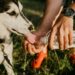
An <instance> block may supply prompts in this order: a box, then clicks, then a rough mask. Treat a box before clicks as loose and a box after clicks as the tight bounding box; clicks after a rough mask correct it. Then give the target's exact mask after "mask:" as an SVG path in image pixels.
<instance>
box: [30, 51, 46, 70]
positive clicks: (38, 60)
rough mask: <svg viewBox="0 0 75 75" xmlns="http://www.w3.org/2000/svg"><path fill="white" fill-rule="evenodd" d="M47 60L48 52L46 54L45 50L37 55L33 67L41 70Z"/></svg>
mask: <svg viewBox="0 0 75 75" xmlns="http://www.w3.org/2000/svg"><path fill="white" fill-rule="evenodd" d="M45 58H47V50H46V52H44V50H42V51H41V52H40V53H38V54H37V56H36V59H34V60H33V61H32V64H31V65H32V67H33V68H34V69H39V68H40V67H41V64H42V62H43V60H44V59H45Z"/></svg>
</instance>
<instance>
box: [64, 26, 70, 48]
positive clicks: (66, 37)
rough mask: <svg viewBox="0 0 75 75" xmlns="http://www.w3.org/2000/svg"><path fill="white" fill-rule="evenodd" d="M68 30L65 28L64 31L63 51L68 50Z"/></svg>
mask: <svg viewBox="0 0 75 75" xmlns="http://www.w3.org/2000/svg"><path fill="white" fill-rule="evenodd" d="M68 32H69V31H68V28H67V27H66V28H65V30H64V49H67V48H68V43H69V38H68Z"/></svg>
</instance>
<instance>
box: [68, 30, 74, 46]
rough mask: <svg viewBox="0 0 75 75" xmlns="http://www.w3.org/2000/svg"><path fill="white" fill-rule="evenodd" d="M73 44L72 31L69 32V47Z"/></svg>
mask: <svg viewBox="0 0 75 75" xmlns="http://www.w3.org/2000/svg"><path fill="white" fill-rule="evenodd" d="M72 44H73V30H71V31H70V32H69V45H72Z"/></svg>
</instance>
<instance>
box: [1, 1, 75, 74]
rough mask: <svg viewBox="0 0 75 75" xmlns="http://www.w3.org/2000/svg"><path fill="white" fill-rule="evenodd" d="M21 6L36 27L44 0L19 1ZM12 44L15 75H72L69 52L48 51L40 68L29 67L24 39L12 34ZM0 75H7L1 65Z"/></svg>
mask: <svg viewBox="0 0 75 75" xmlns="http://www.w3.org/2000/svg"><path fill="white" fill-rule="evenodd" d="M20 1H21V3H22V4H23V6H24V8H23V12H24V14H25V16H26V17H27V18H28V19H29V20H30V21H32V23H33V24H34V25H35V27H37V26H38V25H39V23H40V21H41V18H42V16H43V11H44V6H45V0H20ZM12 37H13V38H12V39H13V41H14V42H13V43H14V51H13V59H14V62H13V64H14V71H15V75H74V74H75V65H74V64H72V63H71V61H70V59H69V57H68V54H69V53H70V52H69V51H64V52H62V51H60V50H57V51H50V50H49V51H48V58H47V59H46V60H44V62H43V63H42V65H41V68H40V69H38V70H36V69H33V68H32V67H31V61H33V59H34V58H35V55H33V56H31V55H29V54H27V53H26V52H25V50H24V49H23V41H24V38H23V37H20V36H17V35H15V34H12ZM0 75H7V74H6V71H5V69H4V66H3V65H0Z"/></svg>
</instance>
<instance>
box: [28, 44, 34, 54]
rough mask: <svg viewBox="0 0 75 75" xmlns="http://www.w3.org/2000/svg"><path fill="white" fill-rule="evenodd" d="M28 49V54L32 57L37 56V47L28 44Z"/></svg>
mask: <svg viewBox="0 0 75 75" xmlns="http://www.w3.org/2000/svg"><path fill="white" fill-rule="evenodd" d="M27 47H28V48H27V49H28V52H29V53H30V54H31V55H33V54H35V53H34V51H35V47H33V45H31V44H28V46H27Z"/></svg>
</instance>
